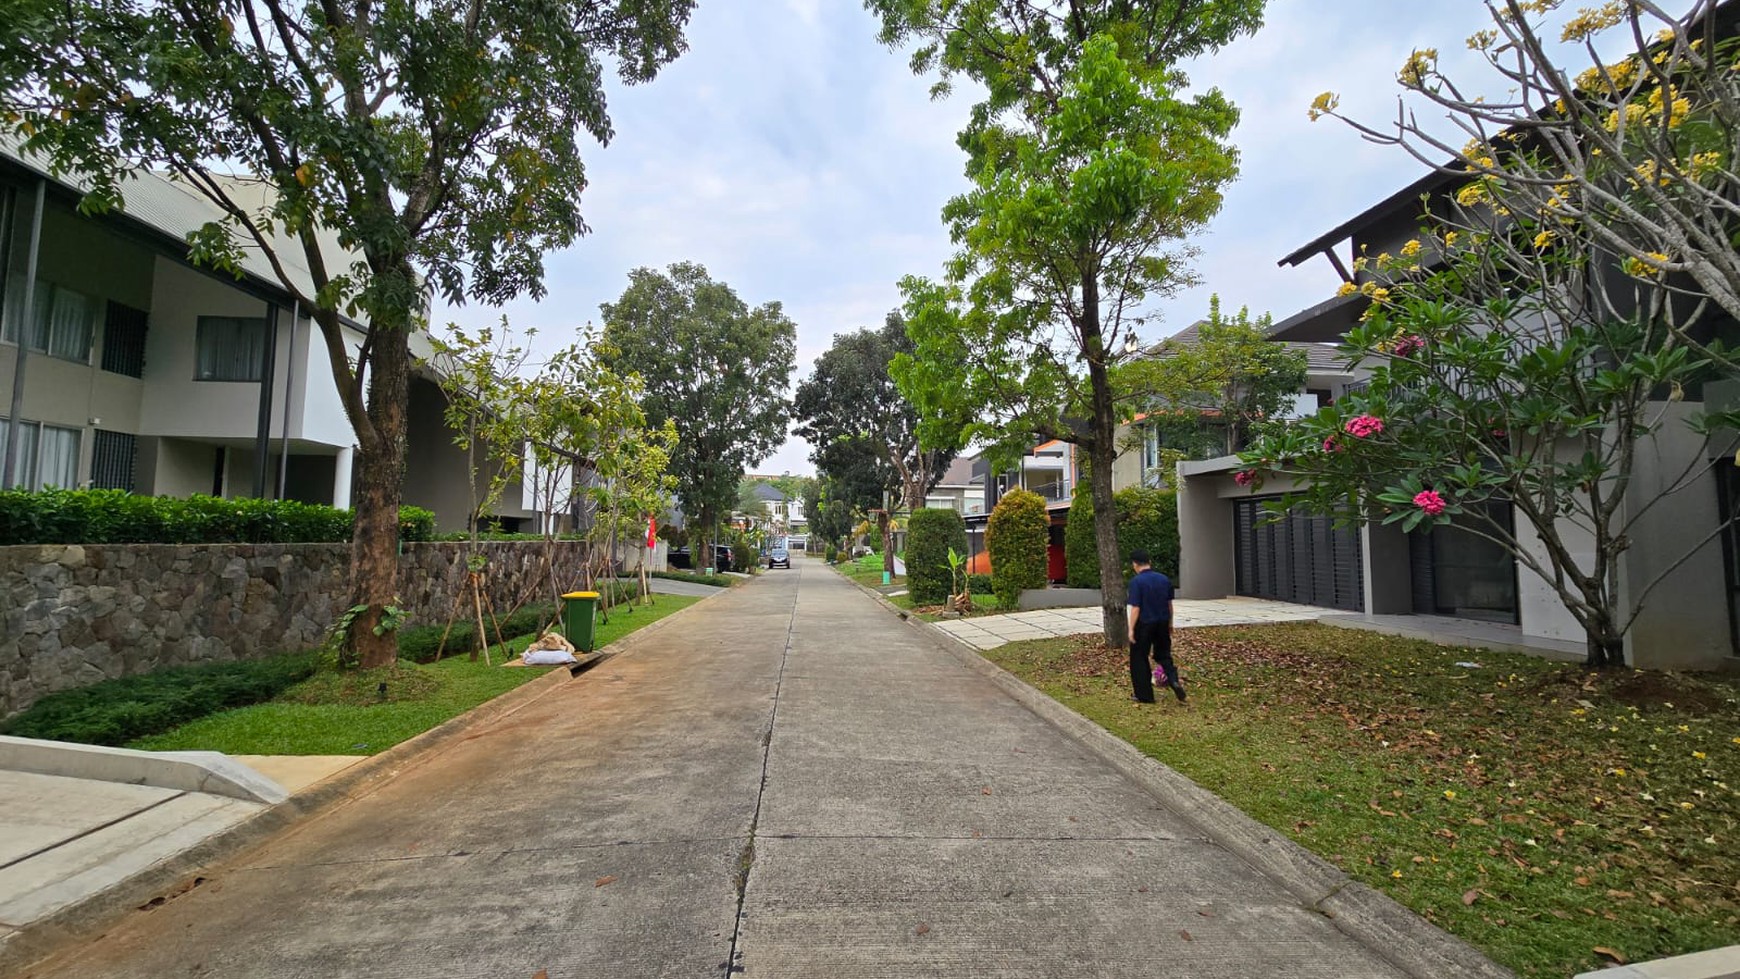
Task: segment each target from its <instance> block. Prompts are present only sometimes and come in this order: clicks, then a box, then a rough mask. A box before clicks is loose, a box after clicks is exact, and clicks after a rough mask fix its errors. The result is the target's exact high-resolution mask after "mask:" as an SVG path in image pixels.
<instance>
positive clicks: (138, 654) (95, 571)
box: [0, 541, 586, 717]
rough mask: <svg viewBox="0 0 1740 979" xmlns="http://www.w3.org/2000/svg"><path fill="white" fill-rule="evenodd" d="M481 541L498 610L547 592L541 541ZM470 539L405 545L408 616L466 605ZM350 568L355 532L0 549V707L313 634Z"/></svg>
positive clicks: (280, 645)
mask: <svg viewBox="0 0 1740 979" xmlns="http://www.w3.org/2000/svg"><path fill="white" fill-rule="evenodd" d="M481 547H482V549H483V551H484V553H485V554H487V555H488V557H489V568H490V571H489V574H488V576H487V579H486V580H487V581H488V585H489V591H490V600H491V601H492V602H493V603H494V605H495V607H496V609H497V610H499V611H501V612H503V613H505V612H506V611H507V610H508V609H510V608H512V607H515V606H516V605H518V604H520V603H521V602H522V601H525V600H527V599H529V600H531V601H534V602H547V601H550V600H551V587H550V583H549V576H548V575H546V574H545V573H544V562H543V557H542V552H543V547H544V545H543V544H542V543H540V542H535V541H534V542H522V541H492V542H486V543H484V544H482V545H481ZM467 548H468V545H467V544H465V543H462V542H432V543H413V544H406V545H405V546H404V552H403V554H402V556H401V557H400V559H399V587H400V591H399V598H400V604H401V605H402V606H403V607H404V608H406V609H408V610H409V611H410V612H411V616H412V617H411V624H412V625H428V624H430V623H436V624H444V623H446V622H447V620H448V617H449V615H451V614H452V613H453V612H454V611H455V610H458V611H459V612H460V613H461V616H462V617H463V616H465V615H468V614H469V612H470V605H471V599H470V584H469V580H468V578H467V573H466V560H465V559H466V553H467ZM585 555H586V546H585V544H583V543H580V542H573V541H564V542H559V543H557V545H556V551H555V559H554V560H555V565H556V574H555V579H556V581H558V582H561V583H563V584H564V587H567V586H568V585H569V584H570V583H578V581H579V580H580V569H581V566H582V564H583V563H584V562H585ZM349 568H350V545H349V544H192V545H173V544H105V545H95V546H80V545H76V544H73V545H58V544H56V545H21V546H14V547H0V717H5V716H9V715H11V714H14V713H17V712H18V711H21V710H23V709H24V708H26V707H28V706H30V705H31V704H32V703H34V702H36V701H37V700H39V699H41V698H42V697H43V696H45V695H47V694H50V693H53V692H55V691H58V690H68V689H72V688H74V687H82V686H85V685H87V684H91V683H96V682H97V681H99V680H108V679H113V678H116V677H124V676H134V675H137V674H140V673H148V672H150V671H152V670H157V669H162V668H164V667H170V666H189V665H193V664H197V663H219V662H229V661H233V660H242V659H254V658H259V657H264V656H269V655H271V654H273V653H279V652H288V651H294V650H299V649H308V648H311V647H313V646H318V645H319V644H320V643H321V642H322V641H323V639H324V637H325V633H326V629H327V627H328V626H329V625H331V623H332V621H333V619H334V618H335V617H336V616H337V615H338V613H339V612H341V611H343V609H344V608H345V604H346V601H347V598H348V585H349Z"/></svg>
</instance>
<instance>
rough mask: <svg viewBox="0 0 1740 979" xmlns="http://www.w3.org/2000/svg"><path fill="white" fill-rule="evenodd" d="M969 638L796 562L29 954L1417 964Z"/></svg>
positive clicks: (956, 972) (994, 966) (315, 965)
mask: <svg viewBox="0 0 1740 979" xmlns="http://www.w3.org/2000/svg"><path fill="white" fill-rule="evenodd" d="M966 655H967V654H966V653H965V652H964V651H962V652H958V653H957V652H954V651H951V650H949V649H948V648H947V647H946V645H945V644H944V643H943V641H942V640H941V639H940V638H939V637H937V636H935V635H934V634H932V633H930V632H929V631H928V627H917V626H914V625H911V624H907V623H903V622H901V621H900V620H899V619H898V618H897V617H895V616H894V615H892V614H890V613H889V612H888V611H887V610H886V609H884V608H883V607H881V606H880V605H878V604H877V602H876V601H875V600H874V599H872V598H870V597H869V596H867V595H865V594H863V593H862V592H861V591H859V590H858V589H857V587H856V586H854V585H853V584H851V583H850V582H848V581H846V580H845V579H843V578H841V577H840V576H838V575H836V574H835V573H833V572H832V571H830V570H829V569H828V568H826V567H825V566H823V565H822V564H821V563H820V562H818V561H812V560H799V561H796V562H794V567H793V570H792V573H791V574H784V573H779V574H772V575H763V576H761V577H759V578H757V579H756V580H755V581H753V582H751V583H749V584H748V585H747V586H746V587H742V588H738V589H734V590H732V591H731V592H730V593H727V594H724V595H721V596H719V598H718V599H716V600H715V601H712V602H709V603H708V605H707V607H706V608H705V609H703V610H700V611H699V612H698V613H697V614H696V615H695V616H693V617H692V618H690V619H689V620H687V621H686V623H685V624H684V626H683V627H682V628H680V629H665V630H660V631H659V632H657V633H655V634H652V635H649V636H647V637H646V640H645V641H644V642H640V643H637V644H635V645H634V646H633V647H632V649H631V650H630V651H629V652H628V653H627V654H625V655H623V656H620V657H618V658H616V659H614V660H612V661H610V662H608V663H606V664H604V665H603V666H601V667H600V668H599V669H598V670H596V671H594V672H593V673H590V674H587V675H586V676H585V677H583V678H581V680H580V681H578V682H575V683H571V684H566V685H561V686H554V687H551V688H550V690H549V692H548V693H546V694H544V695H542V696H541V697H539V698H538V699H537V700H535V701H533V702H531V703H530V704H528V705H526V706H525V707H523V708H522V709H521V710H519V711H518V712H517V713H514V714H512V715H509V716H506V717H504V718H501V719H500V720H498V721H496V722H493V723H491V724H489V725H486V726H483V727H480V728H479V729H478V730H477V731H476V732H475V733H473V735H472V736H471V737H469V738H468V739H464V740H460V741H456V742H455V743H453V744H452V745H450V746H448V747H447V748H446V749H445V750H444V751H443V752H442V753H440V754H438V755H436V756H434V757H432V758H431V759H429V760H428V761H426V762H424V763H422V764H419V765H417V766H416V767H413V768H411V769H409V770H407V771H404V772H402V773H399V774H398V775H397V776H396V777H394V778H392V779H391V780H388V781H386V782H385V783H384V784H383V785H382V786H381V787H379V788H378V789H375V790H374V791H372V792H370V793H368V794H364V795H360V796H359V797H357V798H354V799H353V800H352V801H351V802H350V803H349V804H348V805H344V806H341V807H338V808H336V809H334V810H332V811H329V812H328V813H326V814H324V815H322V816H320V817H317V818H314V819H311V820H309V821H307V822H305V823H303V824H301V825H300V826H298V827H297V828H296V829H295V830H293V831H291V832H289V833H286V834H284V835H282V836H280V837H279V838H277V839H275V840H274V841H272V842H270V843H269V844H267V845H265V846H262V847H261V848H259V849H258V850H256V851H254V852H252V853H249V854H245V855H243V856H242V857H240V858H238V859H236V860H234V861H232V862H231V863H229V864H228V865H224V866H219V867H214V868H211V869H210V870H209V871H207V872H206V874H205V876H206V877H207V878H208V883H206V884H205V885H204V886H202V887H200V888H197V889H195V890H192V891H189V892H188V893H186V894H184V895H182V896H180V897H177V898H174V899H173V900H170V901H169V902H168V903H166V904H164V905H163V906H161V907H158V908H157V909H155V910H152V911H148V912H140V913H137V914H134V915H132V916H131V917H130V918H129V919H127V920H126V921H124V922H121V923H120V924H118V925H117V926H116V927H114V928H112V929H110V930H109V932H108V933H107V934H106V935H104V936H103V937H102V938H101V939H99V940H97V941H96V942H94V943H92V944H90V945H88V946H86V947H84V948H82V949H78V950H75V951H72V952H70V953H68V954H67V955H65V956H63V957H62V958H60V959H58V960H56V961H53V962H51V963H49V964H47V965H46V966H45V967H43V968H39V969H37V970H35V971H33V972H31V973H29V974H30V975H32V976H53V975H67V976H79V977H80V979H97V977H121V976H129V977H156V976H164V975H187V974H189V973H190V972H192V971H194V970H196V969H197V971H198V974H201V975H234V976H274V977H278V976H283V977H290V976H309V977H313V976H320V977H328V976H331V977H342V976H359V977H361V976H375V975H406V976H418V977H462V976H463V977H473V976H485V975H487V976H492V977H495V976H500V977H512V976H524V977H530V976H533V975H536V974H538V973H539V972H540V971H542V972H543V973H545V974H546V975H547V976H548V979H578V977H586V976H599V975H612V976H621V977H637V976H723V975H728V974H730V975H735V974H741V975H745V976H751V977H753V976H767V977H803V976H826V977H843V979H849V977H857V976H864V977H868V976H913V977H954V976H959V977H1034V979H1039V977H1052V976H1062V975H1081V976H1096V977H1113V979H1121V977H1131V979H1134V977H1138V976H1141V977H1148V976H1153V975H1156V974H1165V975H1169V976H1181V977H1182V976H1200V977H1232V976H1295V977H1321V979H1330V977H1335V979H1361V977H1371V979H1376V977H1385V979H1390V977H1397V976H1402V975H1407V974H1409V973H1407V972H1404V971H1403V970H1402V969H1400V968H1399V967H1397V966H1396V965H1395V964H1393V962H1392V961H1391V960H1390V959H1389V958H1386V956H1385V952H1384V950H1383V949H1380V948H1376V947H1373V946H1372V945H1368V944H1365V943H1363V942H1362V941H1359V940H1356V939H1354V938H1352V937H1350V935H1349V934H1347V933H1345V932H1344V931H1342V930H1340V929H1338V927H1337V921H1335V920H1331V918H1329V917H1327V916H1326V915H1325V914H1321V913H1318V912H1316V911H1313V910H1310V909H1309V908H1308V907H1307V904H1308V903H1309V902H1308V901H1305V900H1302V899H1301V897H1300V896H1299V895H1298V894H1296V893H1294V892H1292V891H1289V890H1288V889H1287V887H1285V886H1283V885H1282V884H1281V883H1279V882H1278V881H1277V880H1276V879H1273V878H1271V877H1268V876H1265V875H1264V874H1262V873H1260V872H1258V871H1257V870H1256V869H1254V868H1253V866H1252V865H1251V864H1249V863H1246V862H1245V860H1244V859H1242V858H1241V857H1240V856H1237V855H1235V852H1234V851H1233V850H1229V849H1228V848H1227V847H1225V846H1223V845H1221V844H1220V843H1218V842H1216V840H1215V839H1214V838H1212V837H1211V835H1210V834H1209V833H1207V832H1205V830H1204V829H1203V828H1202V825H1201V820H1200V819H1199V818H1197V817H1194V816H1193V815H1192V813H1193V812H1195V810H1193V809H1192V806H1193V805H1197V803H1193V802H1191V801H1190V800H1189V799H1186V798H1184V797H1182V796H1181V797H1179V798H1178V799H1172V800H1168V799H1166V798H1164V797H1163V796H1162V795H1159V794H1156V790H1155V788H1154V787H1153V785H1151V784H1149V783H1147V782H1144V781H1143V780H1142V779H1140V778H1138V777H1133V776H1132V774H1131V772H1130V770H1129V768H1128V765H1127V764H1126V763H1125V762H1126V761H1127V759H1126V760H1125V761H1117V759H1116V758H1114V756H1112V755H1108V754H1107V753H1105V751H1104V749H1103V746H1096V742H1093V741H1092V740H1091V739H1088V738H1084V737H1083V736H1082V735H1080V734H1079V733H1075V734H1072V733H1066V730H1067V729H1066V727H1064V726H1062V725H1060V724H1059V723H1058V722H1056V721H1054V720H1047V719H1045V718H1042V717H1041V716H1040V714H1038V713H1036V712H1035V709H1030V708H1029V707H1028V706H1024V704H1023V703H1022V702H1021V701H1018V700H1017V699H1016V697H1015V696H1012V695H1011V693H1010V692H1009V691H1008V690H1007V689H1006V688H1005V686H1004V685H1003V681H1001V680H999V679H997V678H995V677H992V676H989V675H988V674H987V673H986V672H985V669H986V668H988V664H982V663H980V664H976V665H975V664H970V663H969V662H967V661H965V660H963V658H962V657H964V656H966ZM1084 723H1085V722H1084ZM1115 761H1116V762H1117V763H1114V762H1115ZM1138 761H1140V760H1139V759H1138ZM1198 791H1200V790H1198ZM1198 815H1199V814H1198ZM1324 900H1325V901H1327V900H1328V897H1327V896H1326V897H1325V898H1324ZM1350 913H1351V912H1350ZM1419 927H1420V928H1424V929H1426V931H1425V932H1423V933H1430V929H1429V928H1428V927H1427V926H1424V925H1423V923H1419ZM1445 947H1451V946H1450V945H1449V944H1447V945H1446V946H1445ZM1414 974H1416V975H1418V974H1422V973H1419V972H1418V971H1416V972H1415V973H1414ZM1434 974H1444V975H1455V974H1461V975H1469V974H1477V973H1470V972H1461V973H1457V972H1456V971H1454V970H1453V969H1446V970H1444V971H1442V972H1437V971H1435V973H1434ZM1478 974H1489V975H1490V974H1497V973H1496V972H1491V973H1487V972H1478Z"/></svg>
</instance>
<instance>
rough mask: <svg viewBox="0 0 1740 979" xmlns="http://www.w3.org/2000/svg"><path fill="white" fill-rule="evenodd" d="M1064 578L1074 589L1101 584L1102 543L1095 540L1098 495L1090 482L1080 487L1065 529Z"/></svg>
mask: <svg viewBox="0 0 1740 979" xmlns="http://www.w3.org/2000/svg"><path fill="white" fill-rule="evenodd" d="M1063 563H1064V577H1065V580H1066V581H1067V582H1068V584H1069V586H1070V587H1071V588H1098V587H1099V586H1100V553H1099V545H1098V544H1096V543H1095V542H1094V496H1093V493H1092V492H1090V491H1089V489H1088V486H1087V484H1086V483H1081V484H1078V485H1077V486H1076V489H1075V499H1073V500H1071V501H1070V504H1069V523H1067V524H1065V525H1064V528H1063Z"/></svg>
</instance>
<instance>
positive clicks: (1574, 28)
mask: <svg viewBox="0 0 1740 979" xmlns="http://www.w3.org/2000/svg"><path fill="white" fill-rule="evenodd" d="M1624 15H1625V11H1624V7H1623V6H1622V5H1621V4H1620V3H1619V0H1608V2H1607V3H1604V4H1602V5H1601V6H1599V7H1584V8H1583V9H1582V10H1579V11H1577V16H1575V17H1572V18H1571V19H1570V20H1568V21H1566V22H1565V31H1564V33H1563V34H1562V35H1561V36H1560V40H1563V41H1576V42H1580V41H1587V40H1588V39H1589V38H1590V37H1592V36H1594V35H1595V34H1598V33H1600V32H1601V31H1604V30H1606V29H1608V28H1609V27H1612V26H1613V25H1615V24H1617V23H1619V21H1620V19H1621V18H1622V17H1623V16H1624Z"/></svg>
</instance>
